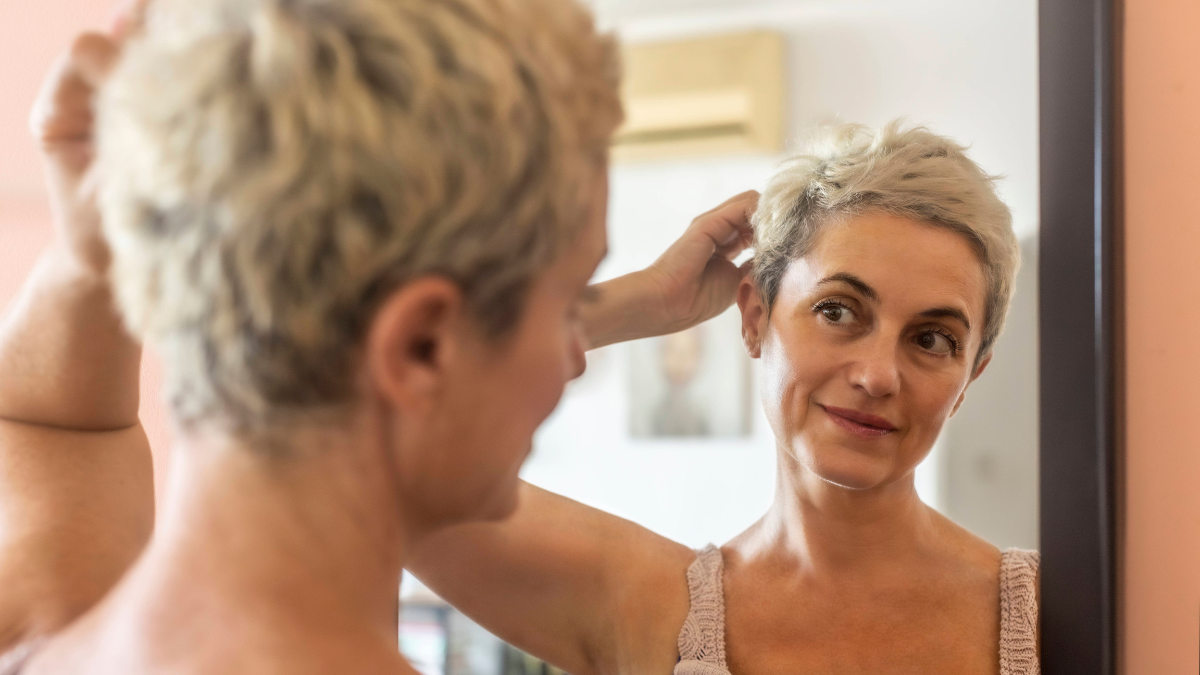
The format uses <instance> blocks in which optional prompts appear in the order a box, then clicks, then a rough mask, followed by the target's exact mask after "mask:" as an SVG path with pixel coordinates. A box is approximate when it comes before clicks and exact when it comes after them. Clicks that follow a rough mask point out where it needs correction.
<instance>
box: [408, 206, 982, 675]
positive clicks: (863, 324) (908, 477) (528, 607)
mask: <svg viewBox="0 0 1200 675" xmlns="http://www.w3.org/2000/svg"><path fill="white" fill-rule="evenodd" d="M831 277H836V278H837V279H839V280H829V279H830V278H831ZM848 279H852V280H853V281H854V282H856V283H848V282H847V281H845V280H848ZM985 288H986V284H985V280H984V273H983V268H982V265H981V264H980V262H979V260H978V258H977V257H976V255H975V253H974V251H973V250H972V248H971V247H970V245H969V244H968V242H967V241H966V240H965V239H963V238H961V237H960V235H957V234H955V233H953V232H950V231H948V230H943V229H938V228H936V227H933V226H930V225H926V224H924V223H920V222H915V221H911V220H907V219H903V218H896V217H893V216H889V215H885V214H876V213H866V214H861V215H858V216H855V217H851V218H847V219H845V220H844V221H842V222H841V223H839V224H835V225H831V226H830V227H829V228H828V229H827V230H826V231H825V232H824V233H823V234H822V236H821V237H820V239H819V240H818V242H817V243H816V245H815V247H814V249H813V250H812V251H810V252H809V253H808V254H807V255H806V256H805V257H804V258H803V259H801V260H797V261H795V262H793V264H792V265H791V266H790V267H789V269H788V271H787V273H786V277H785V279H784V282H783V285H782V291H781V293H780V296H779V298H778V299H777V301H776V303H775V306H774V307H773V308H771V311H770V312H768V311H767V308H766V307H765V306H764V305H763V304H762V302H761V300H760V296H759V294H758V292H757V289H755V288H754V286H753V284H752V282H751V281H750V280H749V279H744V280H743V281H742V282H741V284H740V287H739V289H738V304H739V307H740V309H741V311H742V318H743V322H742V323H743V326H742V328H743V338H744V341H745V344H746V348H747V350H748V351H749V352H750V354H751V355H752V356H753V357H755V358H761V359H762V360H763V383H762V392H761V393H762V398H763V403H764V406H765V407H766V409H767V415H768V418H769V419H770V422H771V425H772V429H773V431H774V432H775V435H776V439H777V457H778V463H779V471H778V482H777V486H776V495H775V500H774V503H773V505H772V506H771V508H770V510H769V511H768V513H767V514H766V515H765V516H764V517H763V518H762V519H761V520H760V521H759V522H757V523H755V524H754V525H752V526H751V527H750V528H749V529H747V530H746V531H745V532H744V533H742V534H741V535H739V536H738V537H736V538H735V539H733V540H732V541H731V542H729V543H727V544H726V545H725V546H724V547H722V553H723V556H724V558H725V562H726V570H725V577H724V582H725V598H726V607H727V625H726V640H727V653H728V659H729V663H730V667H731V669H732V672H734V673H795V672H805V673H831V674H832V673H839V674H847V673H849V674H857V673H863V674H867V673H879V672H888V673H913V674H917V673H921V674H930V673H946V674H951V673H953V674H956V675H957V674H963V673H969V674H980V675H991V674H993V673H997V672H998V671H999V660H998V641H999V630H1000V625H999V567H1000V552H999V551H998V550H997V549H995V548H994V547H993V546H991V545H990V544H988V543H987V542H984V541H983V540H981V539H979V538H977V537H975V536H974V535H972V534H970V533H969V532H967V531H966V530H964V529H962V528H961V527H958V526H957V525H955V524H954V523H952V522H950V521H949V520H947V519H946V518H944V517H943V516H941V515H940V514H938V513H937V512H936V511H934V510H933V509H931V508H929V507H928V506H926V505H925V504H923V503H922V502H921V501H920V499H919V497H918V496H917V493H916V489H915V485H914V479H913V473H914V469H915V468H916V466H917V464H918V463H920V461H921V460H922V459H924V458H925V456H926V455H927V454H928V453H929V451H930V449H931V447H932V444H933V442H934V440H935V439H936V437H937V434H938V432H939V431H940V430H941V427H942V425H943V424H944V423H945V421H946V420H947V419H948V418H949V416H950V415H952V414H953V412H954V411H955V410H957V408H958V406H959V405H961V403H962V401H963V398H964V396H965V393H966V390H967V387H968V386H969V384H970V383H971V382H972V381H973V380H974V379H975V378H976V377H978V376H979V375H980V374H981V373H982V372H983V369H984V368H985V367H986V366H987V363H988V361H989V360H990V357H988V356H986V355H985V356H984V358H982V359H978V356H979V354H978V350H979V345H980V342H981V339H982V326H983V323H984V315H983V312H984V305H985V303H984V301H985V295H984V293H985ZM864 289H866V290H864ZM955 344H956V345H957V347H955V346H954V345H955ZM977 363H978V365H976V364H977ZM827 408H832V409H834V410H840V411H842V413H843V414H849V415H851V416H852V417H857V416H858V414H859V413H866V414H870V415H875V416H877V417H879V418H882V419H881V420H878V421H880V423H881V424H882V425H883V426H885V427H886V428H887V431H883V430H881V429H878V428H876V429H871V428H865V427H863V426H862V425H855V424H853V422H848V421H847V419H846V418H844V417H841V416H839V419H840V421H839V419H834V418H833V416H832V415H831V414H830V413H829V412H827V410H826V409H827ZM693 559H694V553H693V552H692V551H691V550H689V549H687V548H686V547H684V546H682V545H680V544H678V543H675V542H672V541H670V540H667V539H665V538H663V537H660V536H658V535H656V534H654V533H652V532H649V531H647V530H645V529H644V528H641V527H639V526H637V525H635V524H633V523H629V522H627V521H623V520H621V519H619V518H616V517H614V516H611V515H608V514H604V513H602V512H600V511H597V510H595V509H591V508H589V507H586V506H583V505H581V504H578V503H575V502H572V501H571V500H568V499H565V498H563V497H559V496H557V495H553V494H550V493H547V492H545V491H542V490H539V489H537V488H535V487H532V486H529V485H525V486H523V487H522V490H521V493H520V505H519V507H518V508H517V511H516V514H515V515H514V516H513V517H512V518H510V519H508V520H507V521H505V522H503V523H498V524H473V525H465V526H460V527H456V528H449V529H447V530H445V531H443V532H441V533H439V534H438V535H436V536H434V537H431V538H430V539H429V540H428V541H427V542H426V543H425V544H424V545H423V546H422V547H420V548H418V549H416V550H415V551H414V556H413V558H412V560H411V562H410V564H409V569H411V570H413V571H414V572H415V573H416V574H417V575H418V576H419V577H421V579H422V580H424V581H425V582H426V583H428V584H429V585H430V586H431V587H432V588H433V589H434V590H435V591H437V592H438V593H439V594H441V595H442V596H443V597H445V598H447V599H448V600H450V601H451V602H452V603H453V604H455V605H456V606H458V607H460V608H461V609H462V610H463V611H465V612H466V613H467V614H468V615H470V616H473V617H474V618H475V619H476V620H477V621H480V622H481V623H482V624H483V625H484V626H485V627H487V628H488V629H489V630H491V631H492V632H494V633H496V634H497V635H499V636H501V637H503V638H505V639H507V640H509V641H511V642H513V643H515V644H517V645H518V646H520V647H522V648H524V649H526V650H528V651H530V652H531V653H534V654H536V655H539V656H541V657H543V658H545V659H547V660H549V661H551V662H552V663H555V664H557V665H559V666H560V667H563V668H564V669H566V670H567V671H568V672H572V673H576V674H577V675H586V674H588V673H669V672H671V671H672V669H673V668H674V666H675V663H676V661H677V659H678V656H679V654H678V651H677V647H676V640H677V637H678V634H679V630H680V627H681V625H682V623H683V621H684V618H685V616H686V614H687V611H688V605H689V601H688V591H687V586H686V570H687V567H688V566H689V565H690V564H691V562H692V560H693ZM479 561H487V563H486V565H483V564H480V563H479Z"/></svg>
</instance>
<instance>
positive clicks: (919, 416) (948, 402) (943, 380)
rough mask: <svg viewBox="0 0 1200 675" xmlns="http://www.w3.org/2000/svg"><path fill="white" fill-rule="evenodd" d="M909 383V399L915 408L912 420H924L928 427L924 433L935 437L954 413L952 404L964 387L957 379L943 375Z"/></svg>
mask: <svg viewBox="0 0 1200 675" xmlns="http://www.w3.org/2000/svg"><path fill="white" fill-rule="evenodd" d="M911 381H912V386H910V387H909V389H910V391H911V395H910V397H909V398H910V400H911V401H912V405H913V407H914V408H915V410H913V411H912V418H913V419H916V420H925V421H926V426H927V427H928V428H927V429H926V431H927V432H928V433H929V434H931V435H933V436H937V434H938V433H940V432H941V429H942V426H944V425H945V423H946V420H947V419H949V418H950V413H951V412H953V411H954V404H955V403H957V402H958V397H959V396H960V395H961V393H962V388H963V387H964V386H966V385H965V383H963V382H962V381H961V379H959V378H956V377H948V376H944V375H943V376H939V375H930V376H926V377H924V378H920V379H918V378H917V377H914V378H912V380H911Z"/></svg>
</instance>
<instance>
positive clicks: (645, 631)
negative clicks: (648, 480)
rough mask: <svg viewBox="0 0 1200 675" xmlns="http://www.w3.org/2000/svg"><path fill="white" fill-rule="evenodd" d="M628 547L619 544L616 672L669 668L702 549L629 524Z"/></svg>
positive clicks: (613, 670)
mask: <svg viewBox="0 0 1200 675" xmlns="http://www.w3.org/2000/svg"><path fill="white" fill-rule="evenodd" d="M629 526H630V527H628V528H622V529H625V535H624V536H623V537H622V538H623V539H625V540H626V543H625V545H624V546H620V547H618V548H616V549H614V553H615V554H616V555H615V556H614V558H613V560H614V564H613V565H612V569H613V572H614V574H615V575H617V577H616V578H614V579H613V580H612V581H611V582H610V584H609V587H610V588H612V589H614V593H613V602H614V607H613V609H612V615H613V616H615V617H618V618H619V621H618V622H617V623H616V625H615V626H614V629H615V630H617V631H618V634H617V635H616V636H615V637H616V640H615V642H616V644H617V646H618V648H617V653H616V654H615V655H614V656H615V658H614V660H613V662H612V663H610V664H607V666H608V667H606V668H603V670H604V671H606V672H610V673H630V672H639V673H640V672H646V673H651V672H654V673H669V672H671V670H672V669H673V668H674V667H675V662H676V661H677V660H678V656H679V651H678V638H679V632H680V630H681V629H682V628H683V622H684V620H685V619H686V618H687V614H688V610H689V608H690V597H689V593H688V582H687V571H688V567H689V566H691V564H692V563H693V562H694V561H695V559H696V551H694V550H692V549H691V548H688V547H687V546H684V545H683V544H680V543H678V542H676V541H673V540H671V539H668V538H666V537H663V536H661V535H659V534H657V533H655V532H652V531H650V530H648V529H646V528H643V527H641V526H640V525H635V524H633V523H629Z"/></svg>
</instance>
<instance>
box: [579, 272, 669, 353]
mask: <svg viewBox="0 0 1200 675" xmlns="http://www.w3.org/2000/svg"><path fill="white" fill-rule="evenodd" d="M653 283H654V282H653V281H652V280H651V279H649V278H647V276H646V273H645V272H634V273H632V274H626V275H625V276H622V277H617V278H616V279H612V280H609V281H605V282H602V283H599V284H595V285H593V286H592V288H591V290H592V295H593V297H592V300H591V301H590V302H587V303H585V304H584V306H583V307H582V309H581V310H580V314H581V319H582V320H583V330H584V332H585V333H586V334H587V337H588V345H589V347H590V348H592V349H596V348H599V347H605V346H608V345H611V344H614V343H617V342H625V341H627V340H638V339H641V338H646V337H653V336H655V335H662V334H664V333H669V332H671V326H669V325H668V323H669V317H668V316H667V308H666V307H665V306H664V305H663V303H662V301H661V299H660V298H661V297H662V296H661V295H660V294H658V293H657V291H656V289H655V288H654V287H653Z"/></svg>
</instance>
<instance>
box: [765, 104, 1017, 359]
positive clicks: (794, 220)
mask: <svg viewBox="0 0 1200 675" xmlns="http://www.w3.org/2000/svg"><path fill="white" fill-rule="evenodd" d="M995 183H996V177H995V176H990V175H988V174H987V173H986V172H985V171H984V170H983V169H981V168H980V167H979V165H977V164H976V163H975V162H973V161H972V160H971V159H970V158H969V157H967V155H966V148H964V147H963V146H961V145H959V144H958V143H956V142H954V141H953V140H951V139H949V138H947V137H945V136H940V135H938V134H935V133H933V132H932V131H930V130H928V129H926V128H924V127H904V126H903V125H902V124H901V123H900V122H892V123H890V124H888V125H886V126H884V127H882V128H880V129H878V130H875V129H870V128H868V127H865V126H862V125H857V124H848V125H844V126H839V127H831V128H828V129H824V130H822V131H821V132H820V133H818V135H817V137H816V138H815V139H814V142H813V143H812V148H811V149H810V150H809V151H807V152H805V153H804V154H801V155H798V156H796V157H794V158H792V159H790V160H788V162H786V163H785V164H784V166H783V167H782V169H781V170H780V171H779V173H778V174H776V175H775V177H774V178H773V179H772V180H771V182H770V184H769V185H768V186H767V189H766V190H765V191H764V192H763V195H762V199H761V201H760V203H759V208H758V211H757V212H756V214H755V216H754V236H755V248H756V251H757V253H756V255H755V261H754V269H753V273H752V274H753V277H754V281H755V283H756V285H757V286H758V289H759V293H760V294H761V295H762V297H763V300H764V302H765V303H766V305H767V307H770V306H771V305H772V304H773V303H774V302H775V298H776V297H777V296H778V294H779V285H780V283H781V281H782V279H783V275H784V273H785V272H786V271H787V267H788V265H789V264H790V263H791V261H793V260H796V259H798V258H801V257H803V256H804V255H805V254H806V253H808V252H809V251H810V250H812V248H813V246H815V245H816V242H817V239H818V237H819V235H820V233H821V231H822V229H823V228H824V227H826V226H828V225H831V224H834V223H836V222H838V221H839V220H840V219H844V218H847V217H852V216H854V215H856V214H860V213H865V212H871V211H881V212H886V213H890V214H893V215H897V216H902V217H905V218H910V219H913V220H916V221H920V222H924V223H928V224H929V225H932V226H935V227H943V228H947V229H949V230H952V231H954V232H957V233H959V234H961V235H962V236H964V237H965V238H966V239H967V240H968V241H970V243H971V245H972V247H973V248H974V249H975V252H976V254H977V255H978V257H979V261H980V263H981V264H982V265H983V269H984V273H985V275H986V278H987V283H988V290H987V293H988V296H987V298H986V312H987V320H986V322H985V325H984V327H983V340H982V344H981V347H980V350H979V354H978V355H977V357H976V358H977V360H981V359H982V358H984V357H985V356H987V354H988V353H989V352H990V350H991V348H992V346H993V345H994V344H995V341H996V338H997V337H999V335H1000V332H1001V331H1002V329H1003V327H1004V318H1005V315H1006V314H1007V313H1008V305H1009V301H1010V299H1011V298H1012V289H1013V281H1014V277H1015V276H1016V272H1017V267H1018V265H1019V264H1020V248H1019V246H1018V244H1017V239H1016V235H1014V234H1013V229H1012V214H1011V213H1010V212H1009V209H1008V207H1007V206H1006V205H1005V204H1004V202H1002V201H1001V200H1000V198H999V196H998V195H997V194H996V189H995Z"/></svg>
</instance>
